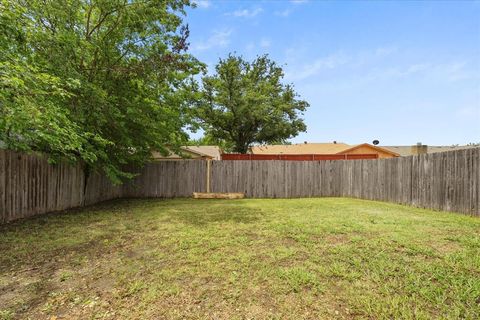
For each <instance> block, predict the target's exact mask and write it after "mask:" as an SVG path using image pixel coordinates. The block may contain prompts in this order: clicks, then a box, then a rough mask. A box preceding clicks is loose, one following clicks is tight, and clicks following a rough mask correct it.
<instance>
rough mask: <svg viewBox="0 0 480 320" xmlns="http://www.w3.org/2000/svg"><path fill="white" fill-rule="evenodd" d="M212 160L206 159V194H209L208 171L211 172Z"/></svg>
mask: <svg viewBox="0 0 480 320" xmlns="http://www.w3.org/2000/svg"><path fill="white" fill-rule="evenodd" d="M211 161H212V160H210V159H207V193H210V171H211V163H210V162H211Z"/></svg>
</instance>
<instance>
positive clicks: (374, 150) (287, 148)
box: [250, 142, 400, 158]
mask: <svg viewBox="0 0 480 320" xmlns="http://www.w3.org/2000/svg"><path fill="white" fill-rule="evenodd" d="M250 152H251V153H252V154H259V155H312V154H321V155H345V154H347V155H353V154H358V155H360V154H362V155H370V154H375V155H377V157H378V158H394V157H398V156H400V155H399V154H398V153H396V152H395V151H391V150H388V149H385V148H382V147H378V146H374V145H371V144H368V143H362V144H357V145H348V144H345V143H337V142H334V143H299V144H291V145H263V146H253V147H251V148H250Z"/></svg>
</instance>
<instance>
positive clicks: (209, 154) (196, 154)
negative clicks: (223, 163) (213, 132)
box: [152, 146, 221, 160]
mask: <svg viewBox="0 0 480 320" xmlns="http://www.w3.org/2000/svg"><path fill="white" fill-rule="evenodd" d="M180 148H181V149H182V150H183V152H182V153H183V154H182V155H178V154H176V153H173V152H171V153H170V154H169V155H168V156H163V155H162V154H161V153H160V152H152V156H153V159H154V160H177V159H185V158H187V159H188V158H190V159H198V158H208V159H212V160H220V159H221V156H220V154H221V152H220V148H219V147H218V146H183V147H180Z"/></svg>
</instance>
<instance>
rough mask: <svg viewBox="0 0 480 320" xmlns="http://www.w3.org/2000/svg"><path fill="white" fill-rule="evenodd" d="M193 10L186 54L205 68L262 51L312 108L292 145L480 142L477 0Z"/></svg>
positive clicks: (225, 5)
mask: <svg viewBox="0 0 480 320" xmlns="http://www.w3.org/2000/svg"><path fill="white" fill-rule="evenodd" d="M196 2H197V4H198V7H197V8H196V9H189V10H188V12H187V17H186V22H187V23H188V24H189V26H190V35H191V36H190V43H191V47H190V48H191V52H192V53H193V54H194V55H195V56H196V57H197V58H199V59H200V60H201V61H203V62H205V63H207V64H208V65H209V68H210V70H213V66H214V65H215V63H216V62H218V59H219V58H220V57H225V56H226V55H227V54H228V53H229V52H236V53H237V54H241V55H243V56H244V57H245V58H247V59H253V58H255V56H256V55H259V54H264V53H268V54H269V55H270V57H271V58H273V59H274V60H275V61H277V62H278V63H279V64H281V65H283V66H284V70H285V81H286V82H288V83H293V84H294V86H295V88H296V90H297V92H298V93H299V94H300V96H301V97H302V99H305V100H307V101H308V102H309V103H310V108H309V110H308V111H307V112H306V113H305V115H304V118H305V122H306V124H307V127H308V129H307V132H306V133H302V134H300V135H299V136H297V137H295V138H293V139H291V141H292V142H303V141H308V142H329V141H333V140H336V141H342V142H345V143H349V144H355V143H363V142H371V141H372V140H374V139H378V140H380V144H382V145H411V144H415V143H416V142H423V143H425V144H429V145H451V144H465V143H469V142H480V2H461V1H454V2H445V1H442V2H440V1H436V2H426V1H418V2H414V1H412V2H407V1H401V2H390V1H388V2H387V1H385V2H381V1H373V2H361V1H352V2H348V1H335V2H333V1H325V2H324V1H314V0H310V1H288V0H285V1H214V0H197V1H196Z"/></svg>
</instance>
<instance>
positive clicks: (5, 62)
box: [0, 0, 203, 181]
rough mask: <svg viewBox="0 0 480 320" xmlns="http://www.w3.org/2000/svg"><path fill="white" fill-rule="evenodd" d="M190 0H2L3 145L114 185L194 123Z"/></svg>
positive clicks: (197, 67) (196, 69)
mask: <svg viewBox="0 0 480 320" xmlns="http://www.w3.org/2000/svg"><path fill="white" fill-rule="evenodd" d="M188 5H190V2H189V0H55V1H49V0H0V112H1V117H0V142H1V143H3V144H4V145H6V147H7V148H10V149H16V150H38V151H43V152H47V153H48V154H49V155H50V157H51V159H52V160H54V161H55V160H56V159H60V158H68V159H71V160H72V161H76V160H83V161H84V162H85V163H86V164H87V167H88V168H102V169H103V170H104V171H105V172H106V173H107V175H109V176H110V177H111V178H112V179H113V180H117V181H118V179H119V178H121V177H122V176H128V174H127V173H125V172H123V171H122V169H121V168H122V166H123V165H124V164H127V163H134V164H137V165H141V164H143V163H144V162H145V161H146V160H147V159H148V158H149V157H150V154H151V150H152V149H157V150H164V149H165V147H166V146H169V147H172V146H176V145H180V144H181V143H183V142H185V141H186V139H187V136H186V134H185V133H184V131H183V128H184V127H185V125H186V124H188V123H189V122H190V119H189V112H188V108H189V107H190V103H189V101H190V99H191V98H192V97H191V92H192V90H191V89H190V88H189V86H190V85H189V83H190V82H189V78H190V77H191V76H192V75H194V74H197V73H199V72H200V71H201V69H202V68H203V66H202V64H201V63H199V62H198V61H197V60H196V59H195V58H194V57H192V56H191V55H190V54H188V53H187V51H186V50H187V48H188V42H187V37H188V28H187V27H185V26H184V25H183V24H182V16H183V14H184V13H185V12H184V10H185V7H186V6H188Z"/></svg>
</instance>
